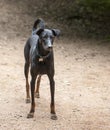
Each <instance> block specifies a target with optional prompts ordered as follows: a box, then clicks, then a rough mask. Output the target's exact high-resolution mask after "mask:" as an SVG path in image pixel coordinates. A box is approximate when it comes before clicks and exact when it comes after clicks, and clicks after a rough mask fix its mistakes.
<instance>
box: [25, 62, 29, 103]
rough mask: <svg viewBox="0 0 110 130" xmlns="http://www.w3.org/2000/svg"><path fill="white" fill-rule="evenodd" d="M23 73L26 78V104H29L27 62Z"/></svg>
mask: <svg viewBox="0 0 110 130" xmlns="http://www.w3.org/2000/svg"><path fill="white" fill-rule="evenodd" d="M24 73H25V78H26V103H30V94H29V81H28V73H29V62H25V66H24Z"/></svg>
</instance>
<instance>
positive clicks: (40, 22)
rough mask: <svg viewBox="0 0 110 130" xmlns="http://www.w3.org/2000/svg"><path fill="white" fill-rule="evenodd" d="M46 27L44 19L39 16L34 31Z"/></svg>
mask: <svg viewBox="0 0 110 130" xmlns="http://www.w3.org/2000/svg"><path fill="white" fill-rule="evenodd" d="M44 28H45V22H44V20H43V19H41V18H39V19H37V20H36V21H35V22H34V25H33V29H32V31H33V32H34V31H35V30H36V29H37V30H38V29H44Z"/></svg>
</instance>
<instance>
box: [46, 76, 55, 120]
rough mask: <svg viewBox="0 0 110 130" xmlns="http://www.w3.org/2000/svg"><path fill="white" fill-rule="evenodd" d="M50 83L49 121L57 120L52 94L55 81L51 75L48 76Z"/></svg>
mask: <svg viewBox="0 0 110 130" xmlns="http://www.w3.org/2000/svg"><path fill="white" fill-rule="evenodd" d="M48 77H49V81H50V92H51V104H50V109H51V119H53V120H57V116H56V112H55V102H54V93H55V81H54V76H53V75H48Z"/></svg>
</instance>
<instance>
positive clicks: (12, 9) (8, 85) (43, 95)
mask: <svg viewBox="0 0 110 130" xmlns="http://www.w3.org/2000/svg"><path fill="white" fill-rule="evenodd" d="M25 1H26V0H24V2H25ZM22 4H23V2H22V1H20V2H19V4H18V5H16V2H15V0H10V1H8V0H0V57H1V60H0V74H1V77H0V130H31V129H32V130H110V45H109V44H108V43H103V42H99V41H91V42H90V41H84V40H74V39H73V40H72V39H71V40H70V39H68V38H64V37H61V38H59V39H56V40H55V44H54V53H55V54H54V55H55V70H56V73H55V82H56V94H55V100H56V112H57V116H58V120H56V121H54V120H51V119H50V113H49V112H50V90H49V81H48V78H47V76H43V77H42V81H41V88H40V98H39V99H36V111H35V117H34V118H33V119H27V118H26V117H27V114H28V112H29V110H30V104H26V103H25V95H26V94H25V78H24V70H23V69H24V57H23V48H24V44H25V42H26V40H27V38H28V36H29V35H30V34H31V28H32V23H33V21H34V19H35V18H34V17H32V16H31V15H29V14H28V13H26V12H25V11H26V10H23V9H22V8H20V7H21V6H22Z"/></svg>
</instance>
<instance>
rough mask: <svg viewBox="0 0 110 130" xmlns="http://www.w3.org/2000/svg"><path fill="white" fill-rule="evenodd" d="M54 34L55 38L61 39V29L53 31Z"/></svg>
mask: <svg viewBox="0 0 110 130" xmlns="http://www.w3.org/2000/svg"><path fill="white" fill-rule="evenodd" d="M52 33H53V35H54V36H57V37H59V36H60V33H61V32H60V30H59V29H52Z"/></svg>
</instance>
